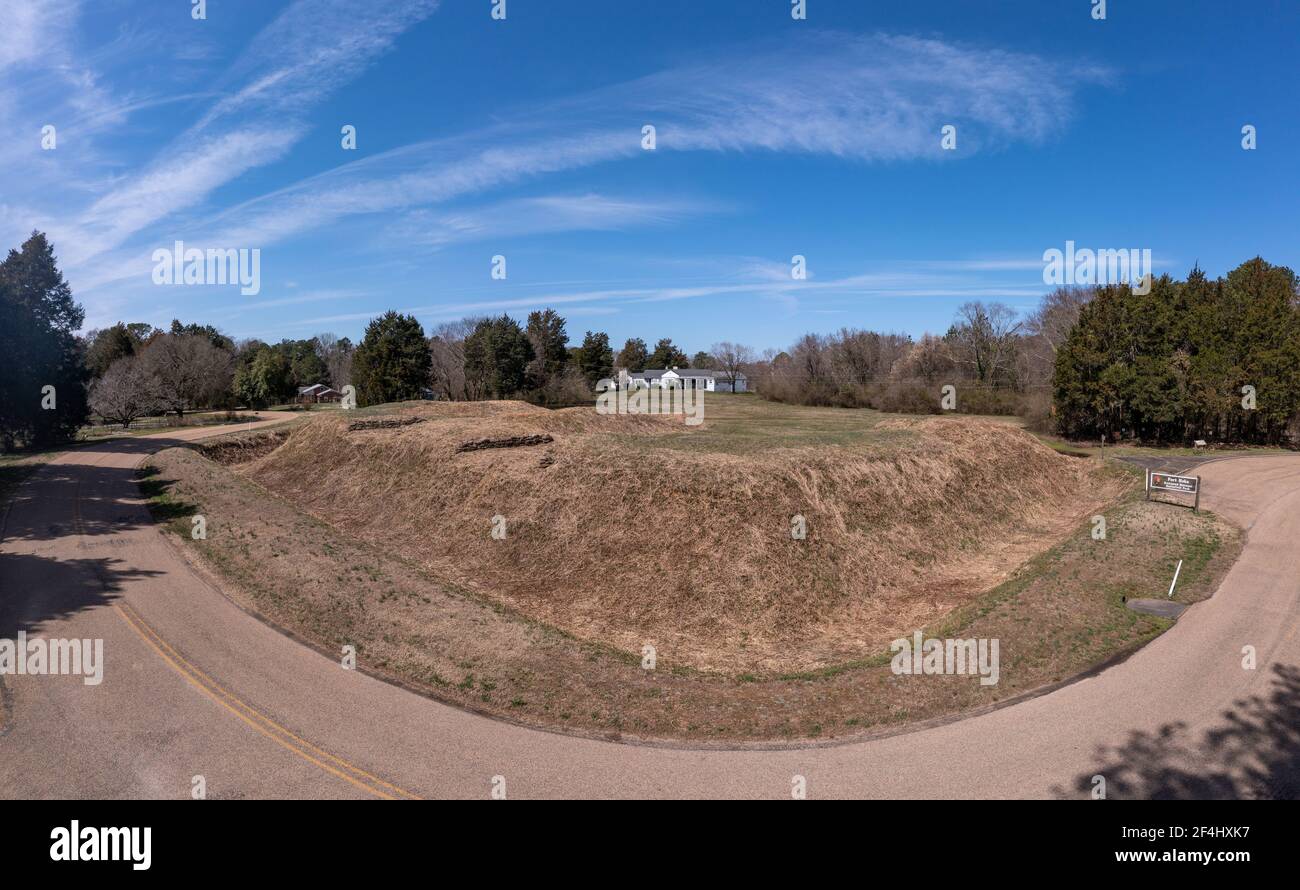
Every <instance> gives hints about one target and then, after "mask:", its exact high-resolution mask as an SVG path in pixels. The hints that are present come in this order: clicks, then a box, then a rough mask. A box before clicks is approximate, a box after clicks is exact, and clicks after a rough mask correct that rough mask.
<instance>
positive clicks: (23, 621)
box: [0, 553, 159, 640]
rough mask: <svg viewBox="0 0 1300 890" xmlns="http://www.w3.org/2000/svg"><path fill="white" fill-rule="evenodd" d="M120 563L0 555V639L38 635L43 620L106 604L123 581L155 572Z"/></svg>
mask: <svg viewBox="0 0 1300 890" xmlns="http://www.w3.org/2000/svg"><path fill="white" fill-rule="evenodd" d="M121 563H122V561H121V560H118V559H113V558H111V557H106V558H102V559H51V558H49V557H45V556H36V555H33V554H29V553H0V639H7V640H12V639H14V638H15V637H16V636H17V634H18V631H20V630H21V631H26V632H27V633H28V634H29V635H32V634H37V633H40V632H41V630H42V628H43V627H44V626H45V624H46V623H47V622H50V621H58V620H60V619H63V618H67V617H68V616H70V615H72V614H74V613H76V612H80V611H83V610H85V609H92V608H95V607H96V606H105V605H108V604H109V603H111V602H112V601H113V600H115V599H116V598H117V594H118V592H119V591H120V590H121V589H122V584H123V582H126V581H130V580H132V579H134V578H145V577H150V576H153V575H157V574H159V573H158V572H154V571H145V570H141V569H131V568H125V567H123V566H122V564H121Z"/></svg>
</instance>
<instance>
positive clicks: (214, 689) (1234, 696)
mask: <svg viewBox="0 0 1300 890" xmlns="http://www.w3.org/2000/svg"><path fill="white" fill-rule="evenodd" d="M224 431H225V430H196V431H190V432H186V433H184V434H181V435H179V436H178V435H170V436H167V435H162V436H157V437H150V438H137V439H128V440H120V441H114V442H108V443H103V444H100V445H97V446H94V447H91V448H85V449H81V450H78V451H74V452H71V453H69V454H67V455H65V456H64V457H62V458H61V459H59V460H58V461H56V462H55V463H54V464H52V465H50V466H48V467H46V468H44V469H43V470H41V471H39V472H37V473H36V474H35V475H34V476H33V477H32V478H31V479H30V480H29V482H28V483H27V485H26V486H25V487H24V488H23V489H22V490H21V491H20V492H19V496H18V500H17V501H16V502H15V504H14V506H13V508H12V510H11V512H10V515H9V517H8V522H7V528H6V531H5V535H4V540H3V543H2V544H0V638H11V639H12V638H13V637H15V635H16V633H17V632H18V631H19V630H23V631H26V632H27V633H28V634H29V635H40V636H43V637H46V638H100V639H103V640H104V647H105V662H106V667H105V677H104V680H103V683H102V684H101V685H99V686H87V685H85V684H84V683H83V682H82V680H81V679H80V678H78V677H46V676H21V677H12V676H11V677H7V678H5V682H6V685H7V689H8V698H9V704H10V711H11V717H10V720H9V724H8V726H7V727H6V728H5V729H4V730H3V735H0V796H4V797H164V798H166V797H171V798H177V797H186V796H189V795H190V791H191V787H192V783H193V782H194V781H195V777H196V776H202V777H203V780H204V782H205V785H206V789H207V793H208V796H209V797H214V798H223V797H224V798H233V797H295V798H327V797H358V798H370V797H391V798H402V797H413V796H419V797H471V798H472V797H478V798H482V797H486V796H488V795H489V793H490V791H491V789H492V783H493V779H494V777H498V776H499V777H503V778H504V780H505V789H506V792H507V794H508V796H509V797H514V798H526V797H542V796H544V797H644V796H652V797H773V798H788V797H789V796H790V791H791V783H792V777H793V776H795V775H802V776H804V777H806V781H807V789H808V796H809V797H812V798H818V797H962V798H964V797H975V798H986V797H1051V796H1064V797H1084V796H1087V795H1088V793H1089V792H1090V790H1091V789H1092V788H1093V787H1094V782H1093V780H1092V777H1093V776H1095V775H1101V776H1104V777H1105V780H1106V783H1107V784H1106V789H1107V793H1108V796H1109V797H1111V798H1118V797H1136V796H1219V797H1250V796H1289V797H1295V796H1298V795H1300V780H1298V778H1297V776H1298V775H1300V766H1298V763H1300V667H1297V666H1300V635H1298V633H1297V626H1298V622H1297V619H1298V618H1300V546H1297V542H1300V458H1298V457H1288V456H1270V457H1248V458H1241V459H1234V460H1230V461H1222V462H1218V463H1212V464H1208V465H1206V466H1204V467H1202V468H1201V474H1202V476H1203V477H1204V479H1205V493H1204V497H1203V501H1202V503H1203V504H1204V505H1205V506H1207V507H1209V508H1211V509H1213V510H1216V511H1218V512H1220V513H1221V514H1223V515H1225V516H1227V517H1229V518H1230V519H1232V520H1234V521H1236V522H1238V523H1239V524H1241V525H1242V526H1244V527H1247V528H1248V529H1249V535H1248V542H1247V545H1246V549H1245V551H1244V553H1243V554H1242V557H1241V559H1240V560H1239V562H1238V563H1237V565H1236V566H1235V567H1234V568H1233V569H1232V571H1231V573H1230V574H1229V575H1228V577H1227V578H1226V579H1225V581H1224V584H1223V586H1222V588H1221V589H1220V590H1219V591H1218V593H1217V594H1216V595H1215V596H1214V597H1213V598H1212V599H1211V600H1209V601H1207V602H1204V603H1202V604H1199V605H1196V606H1193V607H1192V608H1191V609H1189V610H1188V611H1187V613H1186V614H1185V615H1184V616H1183V618H1182V619H1181V620H1180V621H1179V623H1178V624H1177V625H1176V626H1175V627H1174V628H1173V629H1172V630H1171V631H1170V632H1168V633H1166V634H1165V635H1164V636H1162V637H1161V638H1159V639H1158V640H1156V641H1155V642H1153V643H1152V644H1151V645H1149V646H1147V647H1146V648H1145V649H1143V650H1142V651H1140V652H1139V653H1137V654H1136V655H1135V656H1134V657H1132V658H1131V659H1129V660H1128V661H1126V662H1124V663H1123V664H1121V665H1118V666H1116V667H1113V668H1111V669H1109V670H1107V671H1104V672H1102V673H1101V674H1099V675H1097V676H1094V677H1091V678H1088V679H1085V680H1082V681H1080V682H1078V683H1075V684H1072V685H1070V686H1067V687H1065V688H1062V689H1060V690H1057V691H1056V692H1053V693H1051V694H1049V695H1045V696H1041V697H1039V698H1036V699H1032V700H1030V701H1026V702H1023V703H1021V704H1017V705H1014V706H1011V707H1007V708H1003V709H1002V710H999V711H995V712H992V713H988V714H984V715H982V716H979V717H974V718H971V719H967V720H961V721H957V722H953V723H949V724H946V725H942V726H938V727H934V728H929V729H925V730H921V731H917V732H911V733H904V734H901V735H895V736H892V737H888V738H881V739H874V740H871V741H864V742H858V743H851V744H843V745H838V746H830V747H816V748H806V749H799V750H779V751H773V750H761V751H760V750H749V751H719V750H710V751H701V750H686V749H673V748H651V747H638V746H632V745H620V744H614V743H608V742H601V741H593V740H586V739H576V738H571V737H567V736H563V735H557V734H552V733H545V732H537V731H533V730H528V729H523V728H520V727H516V726H512V725H509V724H506V723H502V722H498V721H493V720H489V719H486V718H483V717H479V716H475V715H471V714H467V713H464V712H462V711H460V710H457V709H455V708H451V707H448V706H444V705H440V704H438V703H436V702H432V701H429V700H427V699H424V698H421V697H419V696H416V695H413V694H411V693H408V692H405V691H403V690H400V689H397V688H395V687H392V686H389V685H387V684H385V683H382V682H380V681H378V680H374V679H372V678H369V677H367V676H365V675H362V674H358V673H356V672H349V671H345V670H343V669H342V668H341V667H340V666H339V665H338V664H336V663H335V662H332V661H330V660H328V659H326V658H324V657H323V656H321V655H319V654H317V653H316V652H314V651H312V650H309V649H307V648H305V647H303V646H300V645H298V644H296V643H294V642H292V641H290V640H288V639H286V638H284V637H282V636H280V635H279V634H277V633H276V632H275V631H273V630H271V629H269V628H267V627H266V626H264V625H263V624H261V623H260V622H259V621H257V620H256V619H254V618H251V617H249V616H248V615H247V614H245V613H244V612H242V611H240V610H239V609H238V608H236V607H235V606H233V605H232V604H231V603H230V602H229V601H228V600H226V599H225V598H224V597H222V596H221V595H220V594H219V593H218V592H216V591H215V590H213V589H211V588H210V587H209V586H208V585H207V584H206V583H205V582H204V581H203V580H201V579H200V578H199V577H198V576H197V575H195V574H194V572H193V571H192V570H191V569H190V568H189V567H188V565H187V564H186V563H185V561H184V559H183V558H182V557H181V556H180V555H179V554H178V553H177V551H176V550H175V549H174V548H173V546H172V545H171V544H169V543H168V542H167V541H166V540H165V539H164V538H163V537H162V536H161V535H160V534H159V533H158V531H157V529H156V528H154V527H152V526H151V525H150V523H149V520H148V516H147V513H146V511H145V509H144V507H143V506H142V504H141V502H140V499H139V494H138V491H137V489H136V486H135V483H134V481H133V473H132V468H133V467H134V465H135V464H136V463H138V462H139V460H140V459H141V458H142V457H143V455H145V454H146V453H147V452H148V451H150V450H152V449H154V448H157V447H160V446H162V445H165V444H166V443H167V442H168V441H173V440H175V439H178V438H184V439H191V438H196V437H199V436H203V435H212V434H214V433H219V432H224ZM1171 509H1174V508H1171ZM1248 645H1249V646H1253V647H1254V648H1255V652H1256V659H1257V665H1256V667H1255V669H1253V670H1247V669H1245V668H1243V667H1242V658H1243V655H1242V648H1243V646H1248Z"/></svg>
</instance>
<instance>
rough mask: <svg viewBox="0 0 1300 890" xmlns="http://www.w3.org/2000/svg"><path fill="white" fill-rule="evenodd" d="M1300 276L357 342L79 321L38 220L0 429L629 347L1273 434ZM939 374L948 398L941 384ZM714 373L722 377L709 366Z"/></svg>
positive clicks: (552, 324)
mask: <svg viewBox="0 0 1300 890" xmlns="http://www.w3.org/2000/svg"><path fill="white" fill-rule="evenodd" d="M1298 293H1300V289H1298V284H1297V277H1296V275H1295V273H1294V272H1292V271H1291V270H1290V269H1289V268H1286V267H1283V266H1273V265H1270V264H1269V263H1267V262H1265V261H1264V260H1263V259H1261V258H1259V257H1256V258H1255V259H1253V260H1250V261H1249V262H1246V263H1243V264H1242V265H1241V266H1239V267H1237V268H1236V269H1234V270H1233V271H1232V272H1230V273H1229V274H1228V275H1227V276H1225V277H1221V278H1217V279H1214V280H1211V279H1209V278H1208V277H1207V276H1206V275H1205V274H1204V272H1202V271H1201V270H1200V269H1193V270H1192V272H1191V273H1190V274H1189V275H1188V276H1187V278H1186V280H1181V281H1180V280H1175V279H1173V278H1171V277H1169V276H1167V275H1166V276H1163V277H1161V278H1160V279H1158V280H1155V281H1153V282H1152V283H1151V287H1150V289H1149V291H1148V292H1147V293H1138V292H1137V291H1135V290H1134V289H1133V288H1132V287H1130V286H1128V285H1122V284H1121V285H1106V286H1090V287H1066V288H1058V289H1056V290H1054V291H1052V292H1051V293H1049V294H1047V295H1046V296H1044V297H1043V299H1042V300H1041V301H1040V304H1039V306H1038V307H1037V308H1036V309H1035V310H1034V311H1033V312H1030V313H1028V314H1027V315H1025V316H1023V317H1021V316H1019V315H1018V314H1017V313H1016V312H1015V311H1014V310H1012V309H1011V308H1009V307H1007V306H1005V305H1003V304H1000V303H996V302H994V303H983V302H971V303H966V304H964V305H963V306H961V307H960V308H959V309H958V311H957V313H956V316H955V317H954V319H953V321H952V323H951V324H950V325H949V327H948V330H947V331H946V332H945V333H943V334H942V335H934V334H925V335H923V336H921V337H919V338H917V339H913V338H912V337H910V336H908V335H906V334H902V333H891V332H877V331H870V330H862V329H857V328H847V327H846V328H842V329H841V330H839V331H837V332H834V333H831V334H815V333H809V334H806V335H804V336H803V337H801V338H799V340H797V341H796V342H795V343H794V344H792V345H791V346H790V347H789V348H788V349H787V350H779V351H778V350H767V351H766V352H764V353H762V354H761V355H760V354H758V353H756V352H755V351H754V350H753V349H751V348H749V347H747V346H744V345H742V344H737V343H732V342H726V341H724V342H720V343H715V344H713V346H711V347H710V349H709V350H708V351H707V352H705V351H700V352H697V353H695V354H694V355H693V356H687V354H686V353H685V352H684V351H683V350H681V349H680V348H678V347H677V346H676V345H675V344H674V343H673V341H672V339H671V338H667V337H665V338H660V339H659V340H657V341H656V342H655V345H654V348H653V349H651V348H650V347H648V346H647V343H646V341H645V340H643V339H641V338H638V337H632V338H629V339H627V340H626V341H625V342H624V343H623V346H622V348H621V349H620V350H618V351H617V352H615V351H614V349H613V347H612V346H611V344H610V340H609V335H608V334H606V333H604V332H602V331H586V332H585V333H584V335H583V337H582V339H581V341H580V342H579V343H578V344H577V345H570V343H569V336H568V332H567V328H566V321H565V319H564V318H563V317H562V316H560V315H559V313H557V312H556V311H555V310H553V309H549V308H548V309H543V310H538V311H534V312H531V313H529V315H528V316H527V319H526V321H525V323H524V324H520V323H519V322H518V321H516V320H515V319H513V318H511V317H510V316H509V315H505V314H503V315H501V316H496V317H471V318H464V319H461V320H459V321H454V322H445V323H441V324H439V325H437V326H435V327H434V328H433V330H432V331H431V332H430V333H429V334H428V335H427V336H426V334H425V331H424V329H423V327H422V326H421V325H420V323H419V321H418V320H417V319H416V318H415V317H414V316H411V315H403V314H401V313H398V312H395V311H390V312H386V313H384V314H383V315H381V316H379V317H377V318H374V319H372V320H371V322H370V323H369V324H368V325H367V327H366V331H365V335H364V337H363V338H362V340H361V342H360V343H358V344H357V345H356V346H355V347H354V346H353V344H352V343H351V342H350V341H349V340H348V339H347V338H346V337H343V338H340V337H337V336H335V335H333V334H328V333H326V334H317V335H316V336H314V337H311V338H307V339H300V340H294V339H285V340H281V341H280V342H279V343H275V344H271V343H265V342H262V341H260V340H256V339H253V340H244V341H241V342H238V343H236V342H234V341H233V340H232V338H230V337H229V336H228V335H226V334H224V333H222V332H221V331H219V330H217V329H216V328H215V327H213V326H211V325H199V324H183V323H182V322H181V321H179V320H173V321H172V323H171V326H170V327H169V328H168V329H166V330H163V329H160V328H155V327H153V326H152V325H150V324H145V323H138V322H131V323H128V322H118V323H117V324H114V325H112V326H110V327H107V328H103V329H100V330H92V331H89V332H87V333H86V334H85V335H84V336H79V335H78V334H77V332H78V331H79V330H80V328H81V325H82V323H83V321H84V318H85V314H84V311H83V309H82V307H81V306H80V305H78V304H77V303H76V302H75V301H74V300H73V298H72V292H71V288H70V287H69V286H68V284H67V282H66V281H65V280H64V278H63V275H62V273H61V272H60V271H59V269H58V264H57V261H56V259H55V256H54V250H53V247H52V246H51V245H50V243H49V242H48V240H47V239H46V237H45V236H44V235H43V234H42V233H40V232H33V233H32V235H31V237H30V238H28V239H27V241H25V242H24V243H23V244H22V245H21V247H19V248H17V249H14V250H11V251H9V254H8V256H7V257H6V258H5V260H4V261H3V262H2V263H0V356H3V361H4V363H5V368H6V370H5V373H4V378H5V385H4V386H3V387H0V449H3V450H5V451H11V450H14V449H15V448H19V447H36V446H43V445H48V444H52V443H55V442H59V441H63V440H67V439H69V438H72V437H74V436H75V434H76V432H77V430H79V429H80V428H81V427H82V426H83V425H84V424H85V423H86V421H87V420H88V418H89V417H90V416H91V415H92V414H93V415H94V416H97V417H98V418H100V419H101V420H103V421H105V422H109V423H116V424H121V425H122V426H124V427H125V426H129V425H130V424H131V423H132V422H134V421H135V420H136V419H138V418H141V417H145V416H150V415H157V414H163V413H170V414H175V415H176V416H177V417H183V416H184V414H185V413H186V412H187V411H194V410H201V409H229V408H234V407H236V406H241V405H246V406H249V407H254V408H261V407H267V406H270V405H275V404H281V403H285V402H289V401H292V400H293V399H294V398H295V397H296V396H297V393H298V391H299V390H300V389H301V388H303V387H306V386H310V385H313V384H318V383H320V384H325V385H328V386H332V387H334V388H336V389H341V388H342V387H344V386H346V385H348V384H352V385H353V386H354V387H355V389H356V396H357V402H358V404H360V405H363V406H364V405H373V404H380V403H385V402H394V401H401V400H405V399H416V398H440V399H455V400H471V399H526V400H529V401H532V402H535V403H537V404H541V405H547V406H552V407H557V406H564V405H577V404H589V403H590V402H591V400H592V397H593V390H594V388H595V386H596V384H597V382H598V381H599V380H601V379H604V378H609V377H612V376H614V375H615V373H616V372H617V370H619V369H624V370H627V371H630V372H638V371H643V370H647V369H652V368H674V367H676V368H689V367H694V368H709V369H712V370H718V371H721V372H722V376H723V379H724V381H725V380H726V379H728V378H729V379H732V380H734V379H735V378H736V377H737V376H738V375H739V374H742V373H743V374H745V375H747V377H748V378H749V381H750V387H749V388H750V389H757V391H758V392H759V394H760V395H762V396H763V397H766V398H768V399H773V400H777V401H783V402H792V403H798V404H808V405H827V406H841V407H871V408H877V409H879V410H884V411H904V412H922V413H938V412H939V411H941V410H944V409H945V407H955V409H956V410H958V411H964V412H969V413H979V414H997V413H1002V414H1010V413H1016V414H1020V415H1022V416H1024V417H1026V418H1027V420H1028V422H1029V424H1030V426H1031V427H1033V428H1036V429H1040V430H1044V431H1056V432H1060V433H1062V434H1063V435H1065V436H1067V437H1069V438H1074V439H1089V438H1098V437H1106V438H1109V439H1116V438H1121V437H1128V438H1133V439H1139V440H1142V441H1149V442H1190V441H1192V440H1195V439H1206V440H1214V441H1222V442H1256V443H1267V444H1278V443H1282V442H1288V441H1294V440H1295V439H1296V437H1297V432H1298V431H1300V296H1298ZM946 384H952V385H953V386H954V387H955V389H956V404H955V406H944V405H942V404H941V401H940V398H939V392H940V388H941V387H942V386H943V385H946ZM723 388H725V382H724V383H723Z"/></svg>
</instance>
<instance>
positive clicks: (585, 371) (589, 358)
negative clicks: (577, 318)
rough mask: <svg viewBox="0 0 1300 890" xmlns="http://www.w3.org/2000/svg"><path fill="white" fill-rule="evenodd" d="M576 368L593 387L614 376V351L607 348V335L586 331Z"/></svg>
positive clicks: (602, 332)
mask: <svg viewBox="0 0 1300 890" xmlns="http://www.w3.org/2000/svg"><path fill="white" fill-rule="evenodd" d="M578 367H579V368H580V369H581V371H582V376H583V377H585V378H586V379H587V383H588V384H590V385H591V386H593V387H594V386H595V385H596V382H597V381H598V380H602V379H605V378H609V377H612V376H613V375H614V350H612V349H610V347H609V334H606V333H605V332H604V331H601V332H599V333H595V334H593V333H592V332H591V331H587V334H586V336H584V337H583V338H582V360H581V364H580V365H579V366H578Z"/></svg>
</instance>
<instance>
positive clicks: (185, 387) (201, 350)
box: [141, 334, 235, 417]
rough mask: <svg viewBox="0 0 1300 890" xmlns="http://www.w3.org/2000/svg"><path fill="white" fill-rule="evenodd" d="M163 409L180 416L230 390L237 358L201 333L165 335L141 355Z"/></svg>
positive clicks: (208, 403) (203, 405) (207, 403)
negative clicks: (213, 343) (214, 344)
mask: <svg viewBox="0 0 1300 890" xmlns="http://www.w3.org/2000/svg"><path fill="white" fill-rule="evenodd" d="M141 358H142V360H143V362H144V369H145V372H146V373H147V374H148V375H149V376H150V378H152V379H153V380H154V381H155V391H154V392H155V395H156V396H157V398H158V401H159V403H160V406H161V407H162V408H163V409H164V410H166V411H169V412H175V413H176V416H177V417H184V416H185V412H186V411H190V410H193V409H194V408H201V407H205V406H207V405H210V404H211V403H212V402H213V401H214V400H216V399H218V398H220V397H221V396H222V395H223V394H224V393H226V392H228V391H229V390H230V383H231V378H232V376H233V375H234V371H235V357H234V356H233V355H232V354H231V353H230V352H228V351H227V350H225V349H221V348H220V347H217V346H213V345H212V343H211V341H210V340H209V339H208V338H207V337H203V336H200V335H197V334H164V335H163V336H161V337H158V338H156V339H154V340H153V342H151V343H150V344H149V346H148V347H147V348H146V349H145V350H144V352H143V353H142V354H141Z"/></svg>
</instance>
